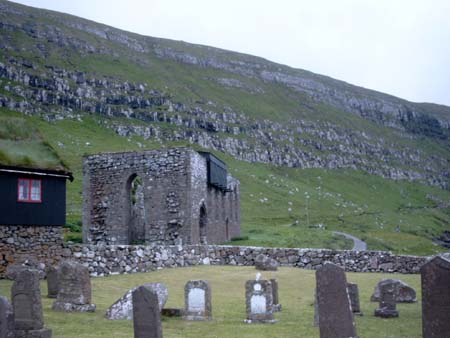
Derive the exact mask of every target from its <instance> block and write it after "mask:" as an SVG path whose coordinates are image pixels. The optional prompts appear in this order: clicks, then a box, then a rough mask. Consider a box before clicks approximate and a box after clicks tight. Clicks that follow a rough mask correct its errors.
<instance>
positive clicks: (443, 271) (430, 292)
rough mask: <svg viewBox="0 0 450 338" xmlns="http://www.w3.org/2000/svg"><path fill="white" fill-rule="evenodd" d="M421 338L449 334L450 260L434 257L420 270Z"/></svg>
mask: <svg viewBox="0 0 450 338" xmlns="http://www.w3.org/2000/svg"><path fill="white" fill-rule="evenodd" d="M420 274H421V277H422V332H423V338H440V337H448V336H449V334H450V260H448V259H446V258H444V257H439V256H437V257H435V258H433V259H432V260H431V261H429V262H427V263H426V264H424V265H423V266H422V268H421V269H420Z"/></svg>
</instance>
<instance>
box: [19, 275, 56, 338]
mask: <svg viewBox="0 0 450 338" xmlns="http://www.w3.org/2000/svg"><path fill="white" fill-rule="evenodd" d="M15 277H16V279H15V280H14V284H13V286H12V288H11V299H12V305H13V311H14V329H15V336H16V337H17V338H22V337H33V338H50V337H51V336H52V331H51V330H49V329H45V328H44V316H43V313H42V303H41V291H40V288H39V271H37V270H21V271H18V273H17V275H16V276H15Z"/></svg>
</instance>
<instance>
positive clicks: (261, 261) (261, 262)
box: [255, 254, 278, 271]
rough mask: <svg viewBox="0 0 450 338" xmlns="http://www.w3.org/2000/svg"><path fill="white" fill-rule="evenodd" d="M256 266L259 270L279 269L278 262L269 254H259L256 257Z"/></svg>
mask: <svg viewBox="0 0 450 338" xmlns="http://www.w3.org/2000/svg"><path fill="white" fill-rule="evenodd" d="M255 268H256V269H257V270H264V271H276V270H278V262H277V261H276V260H275V259H273V258H270V257H269V256H266V255H263V254H259V255H258V256H256V258H255Z"/></svg>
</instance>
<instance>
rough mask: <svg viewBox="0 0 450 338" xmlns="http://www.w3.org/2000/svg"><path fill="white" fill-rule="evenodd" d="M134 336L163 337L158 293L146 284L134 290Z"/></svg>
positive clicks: (138, 337) (142, 337)
mask: <svg viewBox="0 0 450 338" xmlns="http://www.w3.org/2000/svg"><path fill="white" fill-rule="evenodd" d="M132 297H133V326H134V338H162V336H163V335H162V327H161V312H160V310H159V303H158V295H157V294H156V292H154V291H153V290H151V289H149V288H147V287H146V286H145V285H144V286H140V287H138V288H137V289H136V290H134V291H133V296H132Z"/></svg>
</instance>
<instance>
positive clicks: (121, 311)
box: [105, 283, 169, 320]
mask: <svg viewBox="0 0 450 338" xmlns="http://www.w3.org/2000/svg"><path fill="white" fill-rule="evenodd" d="M140 286H145V287H147V288H148V289H151V290H153V291H154V292H156V294H157V296H158V304H159V310H160V311H162V309H163V307H164V305H165V304H166V302H167V298H168V297H169V291H168V290H167V287H166V286H165V285H164V284H162V283H146V284H143V285H140ZM138 287H139V286H137V287H135V288H133V289H131V290H128V291H127V292H126V293H125V294H124V295H123V296H122V297H120V298H119V299H118V300H117V301H116V302H115V303H114V304H113V305H111V306H110V307H109V308H108V310H106V314H105V317H106V318H107V319H112V320H115V319H128V320H130V319H133V299H132V298H133V297H132V296H133V291H134V290H136V289H137V288H138Z"/></svg>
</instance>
